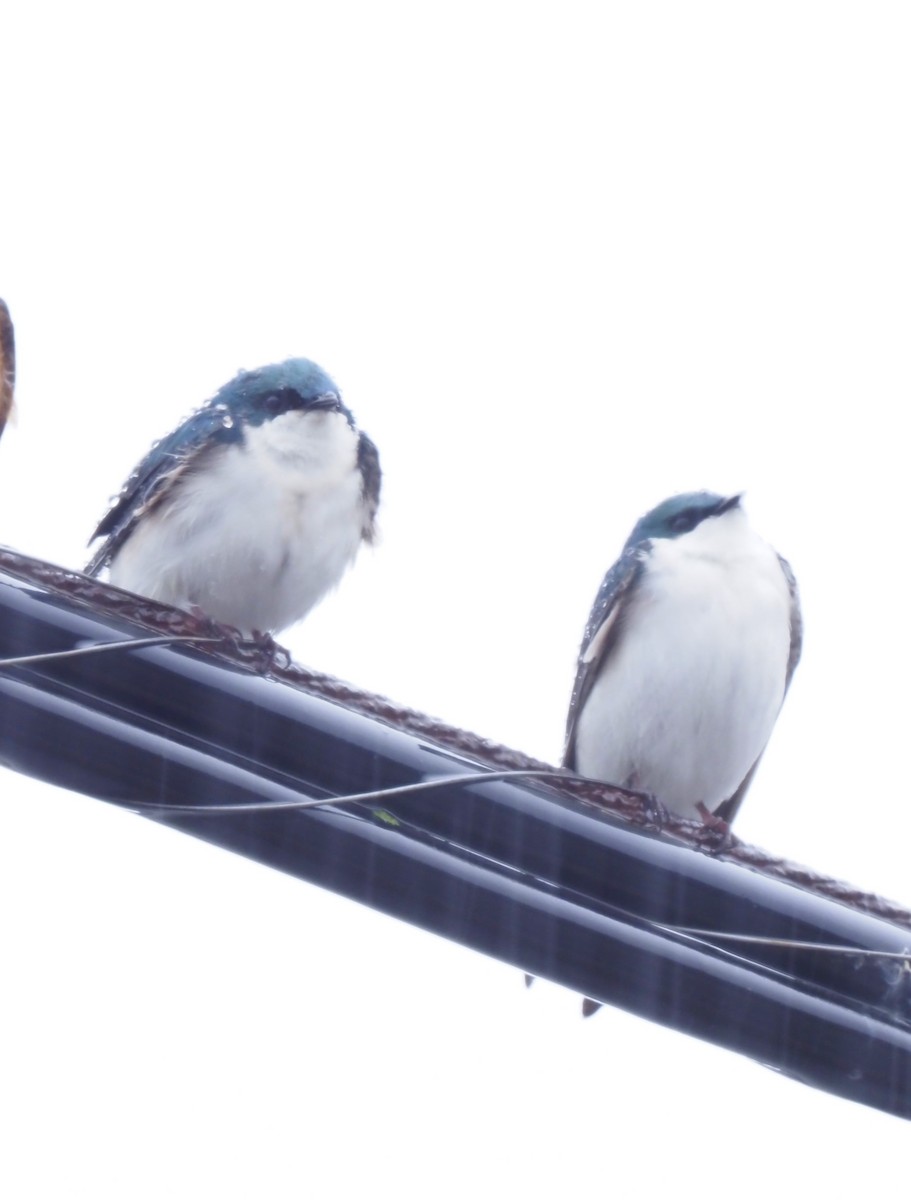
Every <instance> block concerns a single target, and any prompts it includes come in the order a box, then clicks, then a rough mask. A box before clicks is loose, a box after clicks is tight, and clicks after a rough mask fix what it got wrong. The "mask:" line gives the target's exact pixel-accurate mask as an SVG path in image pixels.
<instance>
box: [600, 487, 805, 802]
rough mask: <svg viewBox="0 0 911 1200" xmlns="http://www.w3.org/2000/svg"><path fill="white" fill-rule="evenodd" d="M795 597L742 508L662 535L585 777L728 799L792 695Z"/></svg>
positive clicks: (618, 655)
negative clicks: (788, 691)
mask: <svg viewBox="0 0 911 1200" xmlns="http://www.w3.org/2000/svg"><path fill="white" fill-rule="evenodd" d="M790 610H791V599H790V593H789V590H788V585H787V581H786V580H785V577H784V573H783V571H782V569H781V565H780V563H779V560H778V556H777V555H776V553H775V551H774V550H773V549H772V548H771V547H770V546H769V545H767V543H765V542H764V541H762V539H761V538H759V537H758V536H757V535H756V534H755V533H754V532H753V531H752V530H751V529H750V527H749V525H748V524H747V521H746V518H745V516H744V515H743V513H742V512H740V510H739V509H735V510H732V511H731V512H730V513H726V514H724V515H723V516H721V517H718V518H714V519H709V520H707V521H704V522H703V523H702V524H701V525H700V526H698V527H697V528H696V529H695V530H694V531H693V532H692V533H690V534H688V535H686V536H684V537H681V538H678V539H656V540H655V541H654V542H653V543H652V550H651V553H650V555H649V557H648V560H647V561H646V564H645V567H644V570H643V572H642V575H641V576H640V579H639V581H638V585H637V587H636V589H635V592H634V595H633V596H632V598H630V599H628V600H627V607H626V611H625V612H624V613H623V616H622V623H621V625H620V627H619V636H618V639H617V642H616V644H615V645H614V647H613V648H612V649H611V651H610V652H609V653H608V655H607V659H606V661H605V663H604V665H603V666H602V668H601V671H600V674H599V676H598V678H597V679H596V681H595V683H594V685H593V687H592V690H591V692H590V693H589V696H588V698H587V701H586V704H585V707H584V709H583V711H582V713H581V714H580V717H579V720H578V724H577V727H576V766H577V769H578V770H579V772H580V773H581V774H583V775H591V776H595V777H596V778H601V779H606V780H610V781H611V782H614V783H618V784H628V785H629V786H632V787H635V788H638V789H640V790H642V791H647V792H650V793H652V794H653V795H655V796H656V797H657V798H658V799H659V800H661V801H662V802H663V803H664V804H665V805H666V806H667V807H668V808H670V809H671V810H673V811H675V812H677V813H679V814H681V815H683V816H687V817H696V816H697V811H698V810H697V808H696V805H697V804H699V803H700V802H701V803H702V804H704V805H705V806H706V807H707V808H708V809H710V810H714V809H715V808H717V807H718V805H719V804H721V803H722V801H724V800H726V799H728V798H729V797H730V796H731V795H732V794H733V793H734V792H735V791H736V790H737V788H738V787H739V785H740V783H741V782H742V780H743V779H744V777H745V776H746V774H747V772H748V771H749V770H750V768H751V767H752V765H753V764H754V763H755V761H756V760H757V758H758V757H759V755H760V754H761V753H762V751H763V749H764V747H765V744H766V742H767V740H768V738H769V735H770V734H771V732H772V727H773V725H774V723H775V718H776V716H777V715H778V711H779V709H780V707H781V702H782V700H783V698H784V692H785V686H786V676H787V663H788V655H789V649H790Z"/></svg>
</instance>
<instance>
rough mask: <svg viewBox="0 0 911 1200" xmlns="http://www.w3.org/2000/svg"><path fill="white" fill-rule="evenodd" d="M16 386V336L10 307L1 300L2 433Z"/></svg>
mask: <svg viewBox="0 0 911 1200" xmlns="http://www.w3.org/2000/svg"><path fill="white" fill-rule="evenodd" d="M15 388H16V338H15V334H14V332H13V322H12V321H11V320H10V315H9V309H8V308H7V307H6V304H5V303H4V302H3V301H2V300H0V434H2V433H3V428H4V426H5V425H6V419H7V417H8V416H9V415H10V413H11V412H12V409H13V393H14V391H15Z"/></svg>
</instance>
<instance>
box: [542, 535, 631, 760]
mask: <svg viewBox="0 0 911 1200" xmlns="http://www.w3.org/2000/svg"><path fill="white" fill-rule="evenodd" d="M647 546H648V543H647V542H640V543H638V544H636V545H632V546H628V547H627V548H626V549H625V550H624V551H623V553H622V554H621V555H620V557H619V558H618V559H617V561H616V562H615V563H614V565H613V566H612V567H611V569H610V570H609V571H608V572H607V574H606V575H605V576H604V580H603V581H602V583H601V587H600V589H599V590H598V595H597V596H596V597H595V603H594V604H593V605H592V610H591V613H590V615H589V618H588V624H587V625H586V626H585V634H584V636H583V638H582V648H581V649H580V651H579V663H578V666H577V667H576V681H575V683H574V684H573V694H572V698H571V699H570V702H569V715H568V717H567V719H566V742H565V745H564V750H563V765H564V766H566V767H569V768H570V770H573V771H574V770H575V769H576V745H575V740H576V723H577V721H578V719H579V714H580V713H581V711H582V706H583V705H584V703H585V701H586V700H587V699H588V694H589V692H590V691H591V689H592V686H593V685H594V682H595V680H596V679H597V677H598V672H599V671H600V670H601V667H602V665H603V664H604V661H605V659H606V658H607V655H608V654H609V653H610V651H611V649H612V647H613V646H614V643H615V642H616V639H617V634H618V631H619V628H620V622H621V620H622V618H621V612H622V608H623V606H622V604H621V603H620V601H621V599H622V598H623V596H624V595H625V594H626V592H627V591H628V590H629V588H630V586H631V585H632V584H633V583H634V582H635V580H636V579H637V578H638V577H639V574H640V572H641V571H642V563H643V555H644V554H645V553H646V552H647Z"/></svg>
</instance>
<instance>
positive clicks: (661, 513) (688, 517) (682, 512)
mask: <svg viewBox="0 0 911 1200" xmlns="http://www.w3.org/2000/svg"><path fill="white" fill-rule="evenodd" d="M739 504H740V493H737V495H734V496H719V495H717V494H716V493H715V492H681V494H680V495H679V496H671V497H670V498H669V499H668V500H662V502H661V503H660V504H658V505H656V506H655V507H654V508H653V509H652V510H651V511H650V512H647V513H646V514H645V516H644V517H640V518H639V520H638V521H637V522H636V525H635V528H634V529H633V532H632V533H631V534H630V536H629V538H628V540H627V543H626V548H627V549H628V548H629V547H631V546H637V545H638V544H639V543H640V542H645V541H648V540H649V539H650V538H676V537H680V536H681V535H682V534H684V533H691V532H692V530H694V529H695V528H696V526H697V525H701V524H702V522H703V521H707V520H709V519H710V518H711V517H720V516H721V514H722V513H726V512H730V510H731V509H732V508H737V507H738V505H739Z"/></svg>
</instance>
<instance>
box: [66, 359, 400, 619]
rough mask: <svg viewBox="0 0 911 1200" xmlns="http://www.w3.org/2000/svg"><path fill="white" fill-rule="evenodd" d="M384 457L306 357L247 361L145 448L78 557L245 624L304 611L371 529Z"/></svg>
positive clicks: (150, 592) (165, 598)
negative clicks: (258, 363) (253, 365)
mask: <svg viewBox="0 0 911 1200" xmlns="http://www.w3.org/2000/svg"><path fill="white" fill-rule="evenodd" d="M380 479H381V473H380V465H379V456H378V454H377V450H376V447H375V446H374V445H373V443H372V442H371V441H370V439H369V438H368V437H367V436H366V434H363V433H360V432H359V431H358V429H357V428H356V426H355V424H354V418H353V417H352V415H351V413H350V412H349V410H348V409H347V408H346V407H345V405H344V404H343V403H342V401H341V396H340V393H339V390H338V388H337V387H336V385H335V384H334V383H333V381H332V380H331V379H330V378H329V376H328V375H327V374H326V373H325V371H323V370H322V369H321V368H320V367H318V366H317V365H316V364H315V363H313V362H310V361H309V360H308V359H306V358H292V359H288V360H287V361H286V362H282V363H276V364H272V365H270V366H265V367H261V368H259V369H258V370H255V371H242V372H240V373H239V374H238V375H237V376H236V377H235V378H234V379H232V380H231V381H230V382H229V383H227V384H225V386H224V387H223V388H221V390H220V391H218V392H217V393H216V394H215V395H214V396H213V397H212V398H211V399H210V400H209V401H207V402H206V403H205V404H204V405H202V407H201V408H199V409H197V410H196V412H194V413H193V414H192V415H191V416H190V417H188V418H187V419H186V420H185V421H184V422H183V423H182V424H181V425H179V426H178V428H177V429H175V430H174V432H173V433H171V434H169V435H168V436H167V437H165V438H163V439H162V440H161V441H160V442H156V444H155V445H154V446H153V447H152V449H151V450H150V451H149V453H148V454H147V455H146V456H145V458H144V459H143V460H142V462H141V463H140V464H139V466H138V467H137V468H136V469H135V471H134V472H133V474H132V475H131V476H130V478H129V479H128V480H127V482H126V484H125V485H124V488H123V490H122V492H121V493H120V495H119V497H118V498H117V499H116V500H115V502H114V504H113V505H112V507H111V509H110V510H109V511H108V513H107V514H106V515H105V517H104V518H103V519H102V521H101V523H100V524H99V525H98V528H97V529H96V530H95V533H94V534H93V537H92V539H91V540H94V539H95V538H98V537H104V538H105V541H104V542H103V543H102V545H101V546H100V547H99V549H98V551H97V552H96V553H95V555H94V556H93V558H92V560H91V561H90V563H89V564H88V566H87V567H86V571H87V573H88V574H90V575H95V574H97V573H98V572H99V571H100V570H102V568H103V567H105V566H109V567H110V579H111V582H112V583H114V584H116V585H117V586H118V587H122V588H126V589H127V590H128V591H131V592H136V593H138V594H140V595H143V596H149V597H151V598H152V599H153V600H160V601H162V602H163V603H165V604H171V605H174V606H175V607H176V608H184V609H187V610H189V611H202V612H204V613H206V614H208V615H209V616H211V617H213V618H214V619H215V620H216V621H219V622H221V623H223V624H225V625H230V626H233V627H234V628H236V629H238V630H240V631H241V632H242V633H245V634H266V633H272V632H275V631H277V630H280V629H283V628H285V626H287V625H291V624H293V623H294V622H295V621H299V620H300V619H301V618H302V617H303V616H305V615H306V613H307V612H308V611H309V610H310V609H311V608H312V607H313V606H314V605H315V604H316V603H317V602H318V601H319V600H320V599H322V597H323V596H324V595H325V594H326V592H328V591H329V590H330V589H331V588H332V587H334V586H335V584H337V583H338V581H339V579H340V578H341V576H342V574H343V573H344V571H345V569H346V568H347V567H348V565H349V564H350V563H351V562H352V561H353V559H354V557H355V555H356V554H357V551H358V549H359V547H360V545H361V542H363V541H367V542H370V541H372V540H373V538H374V534H375V515H376V510H377V506H378V504H379V493H380Z"/></svg>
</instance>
